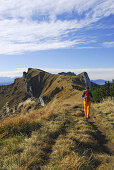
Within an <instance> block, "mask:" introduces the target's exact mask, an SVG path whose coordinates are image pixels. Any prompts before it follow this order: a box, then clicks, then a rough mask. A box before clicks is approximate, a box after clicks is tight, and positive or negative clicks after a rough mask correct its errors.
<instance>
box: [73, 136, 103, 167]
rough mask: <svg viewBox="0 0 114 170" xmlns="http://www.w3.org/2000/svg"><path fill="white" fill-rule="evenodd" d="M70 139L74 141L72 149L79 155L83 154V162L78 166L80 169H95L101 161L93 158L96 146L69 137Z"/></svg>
mask: <svg viewBox="0 0 114 170" xmlns="http://www.w3.org/2000/svg"><path fill="white" fill-rule="evenodd" d="M71 139H72V141H73V142H74V144H75V145H74V146H75V147H74V148H73V149H72V150H73V151H74V152H75V153H78V155H79V156H81V157H83V156H85V159H87V161H85V164H83V165H82V167H80V170H81V169H84V170H90V169H93V170H95V169H97V167H98V166H99V165H100V164H101V162H100V161H99V160H97V159H95V158H94V156H93V153H94V151H95V150H96V148H97V147H96V146H93V144H92V143H85V142H80V141H78V140H77V139H75V138H71Z"/></svg>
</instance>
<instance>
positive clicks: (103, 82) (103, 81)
mask: <svg viewBox="0 0 114 170" xmlns="http://www.w3.org/2000/svg"><path fill="white" fill-rule="evenodd" d="M91 81H92V82H93V83H96V84H99V85H103V84H105V82H107V80H103V79H97V80H91Z"/></svg>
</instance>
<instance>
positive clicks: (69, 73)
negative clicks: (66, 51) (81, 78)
mask: <svg viewBox="0 0 114 170" xmlns="http://www.w3.org/2000/svg"><path fill="white" fill-rule="evenodd" d="M58 74H59V75H69V76H76V74H75V73H73V72H67V73H66V72H61V73H58Z"/></svg>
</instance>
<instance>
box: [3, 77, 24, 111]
mask: <svg viewBox="0 0 114 170" xmlns="http://www.w3.org/2000/svg"><path fill="white" fill-rule="evenodd" d="M24 86H25V85H24V79H23V78H18V79H16V80H15V83H13V84H11V85H6V86H0V109H1V108H2V107H3V106H4V105H5V103H6V102H8V103H9V105H10V106H11V107H12V106H14V105H15V104H17V103H19V102H20V101H22V99H24V98H25V96H26V91H25V87H24Z"/></svg>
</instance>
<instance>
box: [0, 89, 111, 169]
mask: <svg viewBox="0 0 114 170" xmlns="http://www.w3.org/2000/svg"><path fill="white" fill-rule="evenodd" d="M67 87H68V86H67ZM81 93H82V92H80V91H78V90H73V89H72V88H69V89H67V88H64V90H63V91H61V92H60V93H58V94H57V95H56V96H55V97H54V98H53V100H52V101H51V102H50V103H49V104H48V105H47V106H45V107H44V108H41V109H39V110H36V111H32V112H31V113H30V114H28V115H27V114H20V115H18V116H16V117H13V118H7V119H5V120H3V121H1V122H0V123H1V124H0V125H1V127H0V135H1V136H0V137H1V141H0V157H1V159H0V169H38V168H39V169H46V170H47V169H49V170H50V169H87V170H89V169H90V170H92V169H97V168H98V169H103V170H105V169H109V170H110V169H113V156H111V155H110V154H109V153H107V151H106V150H103V147H101V146H100V145H99V142H98V141H97V140H96V138H95V135H96V130H95V129H94V128H93V126H92V125H91V124H90V123H89V122H88V121H87V120H86V119H85V117H83V115H82V100H81V98H80V96H81ZM100 108H101V106H100V105H99V109H100ZM94 109H96V106H95V105H94ZM110 112H112V111H110ZM97 116H98V110H97V112H96V117H95V118H94V119H95V121H96V122H97ZM107 136H108V131H107Z"/></svg>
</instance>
